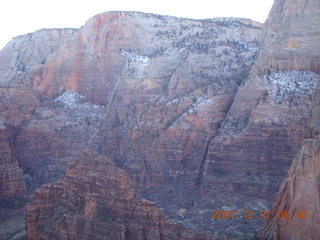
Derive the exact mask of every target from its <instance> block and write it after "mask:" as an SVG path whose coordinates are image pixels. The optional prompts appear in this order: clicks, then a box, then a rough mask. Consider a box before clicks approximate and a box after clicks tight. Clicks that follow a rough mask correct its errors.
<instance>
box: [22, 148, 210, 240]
mask: <svg viewBox="0 0 320 240" xmlns="http://www.w3.org/2000/svg"><path fill="white" fill-rule="evenodd" d="M25 218H26V223H27V226H26V228H27V231H28V239H29V240H32V239H34V240H38V239H61V240H62V239H75V240H76V239H77V240H78V239H110V240H114V239H119V240H121V239H123V240H124V239H137V240H138V239H139V240H140V239H146V240H147V239H148V240H149V239H150V240H151V239H154V240H156V239H159V240H160V239H194V240H196V239H199V240H200V239H203V240H205V239H216V238H210V236H209V235H204V234H202V235H200V234H197V233H196V232H194V231H192V230H187V229H185V228H183V227H181V226H179V225H176V224H173V223H170V222H169V221H167V220H166V219H165V218H164V216H163V213H162V212H161V211H160V210H158V209H157V208H156V207H155V203H154V202H150V201H148V200H146V199H137V198H136V197H135V191H134V188H133V184H132V182H131V180H130V179H129V178H128V176H127V174H126V172H125V171H123V170H121V169H119V168H117V167H116V166H115V165H114V164H113V163H112V161H110V160H108V159H107V158H106V157H102V156H98V155H96V154H94V153H92V152H85V153H83V154H82V155H81V156H80V157H79V158H77V159H75V160H73V161H71V162H70V164H69V166H68V171H67V173H66V176H65V177H64V178H63V179H62V180H60V181H58V182H57V183H54V184H47V185H44V186H43V187H41V188H40V189H37V190H36V191H35V193H34V194H33V197H32V203H31V204H28V205H27V207H26V213H25Z"/></svg>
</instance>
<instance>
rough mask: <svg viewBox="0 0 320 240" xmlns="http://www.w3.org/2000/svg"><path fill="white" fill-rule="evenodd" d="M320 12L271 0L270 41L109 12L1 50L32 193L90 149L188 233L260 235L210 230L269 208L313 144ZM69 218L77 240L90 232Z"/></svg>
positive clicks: (251, 29)
mask: <svg viewBox="0 0 320 240" xmlns="http://www.w3.org/2000/svg"><path fill="white" fill-rule="evenodd" d="M302 5H303V6H304V7H303V11H301V8H300V6H302ZM318 11H319V4H318V2H317V1H316V0H309V1H307V0H298V1H291V0H286V1H284V0H277V1H276V2H275V4H274V6H273V9H272V11H271V13H270V15H269V18H268V20H267V22H266V25H265V26H266V27H265V28H264V30H263V32H262V30H261V27H262V26H261V25H260V24H258V23H255V22H253V21H250V20H244V19H232V18H222V19H209V20H191V19H179V18H174V17H169V16H159V15H153V14H144V13H137V12H109V13H103V14H99V15H97V16H95V17H93V18H91V19H90V20H89V21H88V22H87V23H86V24H85V25H84V26H83V27H82V28H80V29H78V30H74V29H66V30H52V31H51V30H42V31H38V32H36V33H34V34H29V35H26V36H21V37H18V38H15V39H14V40H13V41H12V42H11V43H9V44H8V45H7V46H6V47H5V48H4V49H3V50H2V51H1V52H0V59H1V61H0V86H1V94H2V95H1V102H0V106H1V108H2V109H3V110H4V111H1V112H0V121H2V122H3V125H4V126H5V129H6V131H7V133H6V134H7V136H8V137H7V138H8V141H9V144H10V147H11V154H12V156H13V157H14V158H15V159H17V161H18V165H19V166H20V168H21V169H22V170H23V174H24V178H25V182H26V185H27V187H28V189H29V190H30V191H31V190H33V189H35V188H37V187H39V186H41V185H42V184H44V183H49V182H54V181H56V180H57V179H59V178H61V177H62V176H64V174H65V171H66V167H67V164H68V162H69V161H70V160H71V159H74V158H75V157H76V156H78V155H79V149H85V148H88V149H91V150H92V151H95V152H97V153H99V154H100V155H103V156H107V157H108V158H109V159H110V160H112V162H114V164H115V165H116V166H117V167H119V168H120V169H122V170H123V171H126V173H127V174H128V175H129V177H130V178H131V179H132V180H133V184H134V185H135V187H136V193H137V195H139V196H140V197H144V198H146V199H149V200H152V201H154V202H156V203H157V204H158V205H159V206H161V207H162V208H163V210H164V213H165V214H166V215H167V216H169V217H170V218H171V219H174V221H176V222H180V223H181V224H183V225H184V226H185V227H188V228H194V229H197V230H201V231H207V232H210V233H215V234H216V235H227V236H229V237H232V236H234V237H242V238H250V237H253V236H254V235H255V233H256V231H257V230H258V228H259V226H260V225H261V221H260V220H256V221H255V220H253V221H251V222H250V224H248V222H246V221H243V219H239V220H238V219H236V220H234V221H228V220H226V221H212V220H211V219H210V217H211V211H212V210H220V209H229V210H237V211H239V212H241V211H242V210H256V211H260V210H268V208H269V207H270V206H271V203H272V201H273V197H274V196H275V195H276V193H277V191H278V187H279V185H280V183H281V181H282V180H283V178H284V176H285V175H286V172H287V169H288V168H289V166H290V164H291V162H292V159H293V157H294V156H295V154H296V152H297V150H298V149H299V147H300V144H301V142H302V140H303V139H304V138H305V137H306V136H307V121H308V118H309V114H310V111H311V99H312V97H313V95H314V93H315V91H316V88H317V84H318V83H319V79H320V78H319V75H318V74H317V73H319V67H318V60H317V59H319V58H318V57H319V56H318V54H319V51H317V50H318V49H319V44H318V42H319V41H318V37H319V30H318V28H317V26H318V24H317V23H318V16H319V14H317V13H318ZM302 16H303V19H305V20H303V19H302ZM302 20H303V21H302ZM287 25H288V26H289V27H287ZM39 42H45V44H43V45H41V44H39ZM277 42H279V45H277ZM261 44H262V47H261ZM260 49H261V51H260V53H259V50H260ZM311 49H313V50H314V51H311ZM257 56H258V58H257V61H256V62H255V60H256V57H257ZM308 56H310V58H309V57H308ZM5 62H6V63H5ZM254 63H255V64H254ZM253 64H254V65H253ZM252 66H253V67H252ZM66 179H68V178H66ZM64 181H66V180H64ZM79 181H80V180H79ZM61 184H62V183H61V182H60V183H58V184H54V185H50V186H52V188H53V189H58V190H57V191H56V190H52V191H51V190H50V189H48V187H45V188H44V189H42V190H41V191H40V192H43V193H45V192H48V194H50V196H51V195H53V196H56V193H57V192H59V191H60V190H59V186H60V185H61ZM83 187H84V188H83V189H81V187H78V188H76V189H75V190H76V191H77V192H78V193H75V194H80V193H81V191H83V190H84V189H86V187H85V186H83ZM46 189H47V190H46ZM40 192H39V193H37V194H40ZM37 194H36V196H37ZM59 194H60V193H59ZM68 196H72V194H69V195H68ZM54 198H55V197H54ZM59 198H60V197H59ZM35 200H36V201H38V200H39V199H38V200H37V197H35ZM39 201H40V200H39ZM64 201H65V200H63V201H62V203H63V202H64ZM86 201H87V200H86ZM88 202H90V200H88ZM90 204H91V203H90ZM31 206H32V205H31ZM29 210H30V209H29ZM38 210H39V209H38ZM38 210H35V211H38ZM50 211H52V208H51V210H49V212H50ZM77 211H78V210H77ZM40 212H41V211H40ZM79 213H80V212H79ZM82 213H83V212H81V214H82ZM35 214H37V213H35ZM41 214H44V213H43V212H41ZM81 214H80V215H81ZM31 215H32V214H31ZM80 215H79V216H78V217H79V218H86V217H85V216H80ZM47 217H48V216H47ZM55 217H56V218H57V220H58V218H60V217H61V216H60V215H57V216H55ZM73 217H74V216H73ZM27 219H32V218H27ZM45 219H47V218H43V220H45ZM74 219H75V218H72V219H71V218H70V222H69V223H68V224H71V225H70V228H69V230H70V234H71V235H72V234H74V235H72V236H76V235H77V234H78V233H75V232H77V231H78V230H76V229H83V227H75V226H76V223H75V222H73V220H74ZM31 221H33V220H31ZM41 221H42V220H41ZM41 221H39V222H38V223H37V224H39V225H41V224H42V223H41ZM45 221H47V220H45ZM59 221H60V220H59ZM27 224H28V222H27ZM30 224H31V225H30V226H34V227H30V228H28V229H30V231H31V232H36V231H38V230H37V229H35V228H36V227H35V225H32V224H34V223H30ZM50 224H51V223H50V222H48V223H46V224H45V225H46V226H47V227H49V225H50ZM81 226H82V225H81ZM56 229H60V227H59V226H56ZM61 229H62V228H61ZM86 229H90V228H88V227H87V226H86ZM39 231H40V232H41V227H40V230H39ZM61 231H62V232H63V231H66V230H61ZM79 231H80V230H79ZM90 231H91V232H92V230H88V232H90ZM40 232H39V233H40ZM43 232H46V233H48V232H49V234H53V233H52V232H50V230H48V229H47V230H45V231H43ZM65 233H66V232H65ZM30 234H31V236H32V234H33V233H30ZM41 234H42V233H41ZM79 234H80V233H79ZM81 234H87V233H85V232H83V233H81ZM81 234H80V235H81ZM71 235H70V236H71ZM41 236H42V235H41ZM52 236H53V235H52ZM81 236H83V235H81ZM43 237H44V236H43ZM64 237H65V235H64Z"/></svg>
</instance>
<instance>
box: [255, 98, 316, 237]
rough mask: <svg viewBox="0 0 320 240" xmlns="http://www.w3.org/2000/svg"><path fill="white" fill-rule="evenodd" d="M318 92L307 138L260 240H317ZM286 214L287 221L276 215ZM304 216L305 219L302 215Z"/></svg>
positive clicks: (261, 233) (260, 235) (281, 189)
mask: <svg viewBox="0 0 320 240" xmlns="http://www.w3.org/2000/svg"><path fill="white" fill-rule="evenodd" d="M319 93H320V92H318V94H317V96H316V97H315V106H314V108H313V111H312V116H311V118H310V121H309V126H310V136H309V138H307V139H305V140H304V141H303V143H302V146H301V148H300V151H299V152H298V154H297V155H296V157H295V159H294V161H293V163H292V165H291V167H290V169H289V173H288V176H287V177H286V179H285V181H284V182H283V184H282V186H281V188H280V191H279V194H278V196H277V199H276V201H275V203H274V205H273V208H272V211H271V215H272V216H274V217H273V218H271V219H270V220H269V221H268V222H266V223H265V225H264V227H263V229H262V231H261V232H260V234H259V239H274V240H275V239H279V240H280V239H288V240H294V239H302V240H303V239H305V240H309V239H310V240H312V239H319V236H320V229H319V222H320V135H319V133H320V131H319V130H320V121H319V119H320V115H319V114H320V105H319V104H320V95H319ZM281 211H288V212H289V214H290V218H289V219H279V217H278V213H279V212H281ZM305 213H306V214H307V215H305Z"/></svg>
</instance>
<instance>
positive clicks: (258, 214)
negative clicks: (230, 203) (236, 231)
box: [211, 210, 308, 220]
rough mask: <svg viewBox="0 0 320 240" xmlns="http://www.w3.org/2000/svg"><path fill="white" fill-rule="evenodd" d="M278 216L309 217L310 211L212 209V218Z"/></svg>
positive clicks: (268, 217)
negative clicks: (272, 212)
mask: <svg viewBox="0 0 320 240" xmlns="http://www.w3.org/2000/svg"><path fill="white" fill-rule="evenodd" d="M274 217H276V218H278V219H281V220H286V219H292V218H298V219H303V220H305V219H307V218H308V213H307V211H305V210H304V211H293V212H291V211H287V210H278V211H277V212H276V213H275V214H274V215H272V214H271V212H270V211H254V210H246V211H223V210H218V211H212V216H211V219H213V220H217V219H249V220H253V219H271V218H274Z"/></svg>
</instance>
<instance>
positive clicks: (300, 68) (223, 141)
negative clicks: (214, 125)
mask: <svg viewBox="0 0 320 240" xmlns="http://www.w3.org/2000/svg"><path fill="white" fill-rule="evenodd" d="M319 11H320V8H319V1H316V0H315V1H282V0H279V1H275V3H274V5H273V8H272V10H271V12H270V14H269V17H268V20H267V21H266V24H265V29H264V33H263V35H262V39H263V43H262V47H261V51H260V54H259V57H258V59H257V60H256V63H255V64H254V66H253V67H252V69H251V71H250V74H249V77H248V79H246V81H245V82H244V84H243V85H242V86H241V87H240V89H239V90H238V91H237V94H236V96H235V99H234V101H233V103H232V106H231V107H230V111H229V112H228V114H227V116H226V119H225V120H224V121H223V122H222V124H221V128H220V129H219V131H218V133H217V135H216V136H215V137H214V138H213V139H212V140H211V141H210V143H209V147H208V152H207V157H206V160H205V161H204V164H203V174H202V184H203V189H204V194H203V196H202V199H205V200H202V203H201V204H202V205H203V207H205V206H206V205H208V204H209V203H210V199H212V198H215V199H219V198H220V199H221V200H220V203H219V204H220V208H222V207H223V206H227V207H230V208H234V206H236V208H238V209H239V210H240V211H241V210H242V209H248V208H251V209H252V208H253V209H256V210H258V211H259V210H262V209H264V210H267V209H268V208H269V206H270V201H265V200H266V199H267V198H271V199H272V198H273V196H275V193H276V192H277V191H278V187H279V185H280V183H281V181H282V179H283V177H284V176H285V174H286V172H287V169H288V168H289V166H290V164H291V162H292V159H293V158H294V156H295V154H296V152H297V151H298V149H299V147H300V145H301V142H302V140H303V139H304V138H305V137H306V136H307V122H308V118H309V114H310V112H311V106H312V104H311V103H312V98H313V96H314V94H315V91H316V89H317V85H318V84H319V80H320V78H319V75H318V74H319V56H320V55H319V53H320V51H319V47H320V45H319V40H320V38H319V36H320V31H319V28H318V25H319V22H320V19H319V16H320V15H319ZM222 192H223V193H224V194H221V193H222ZM228 193H229V194H230V196H232V197H230V199H228V200H227V201H225V200H224V197H225V195H226V194H228ZM235 196H237V197H235ZM254 199H255V200H254ZM216 201H217V200H216ZM259 221H260V220H259ZM257 224H258V223H257ZM254 225H255V222H254V221H252V222H251V226H252V227H253V226H254ZM240 226H241V223H239V227H240ZM252 231H254V230H253V229H252Z"/></svg>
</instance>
